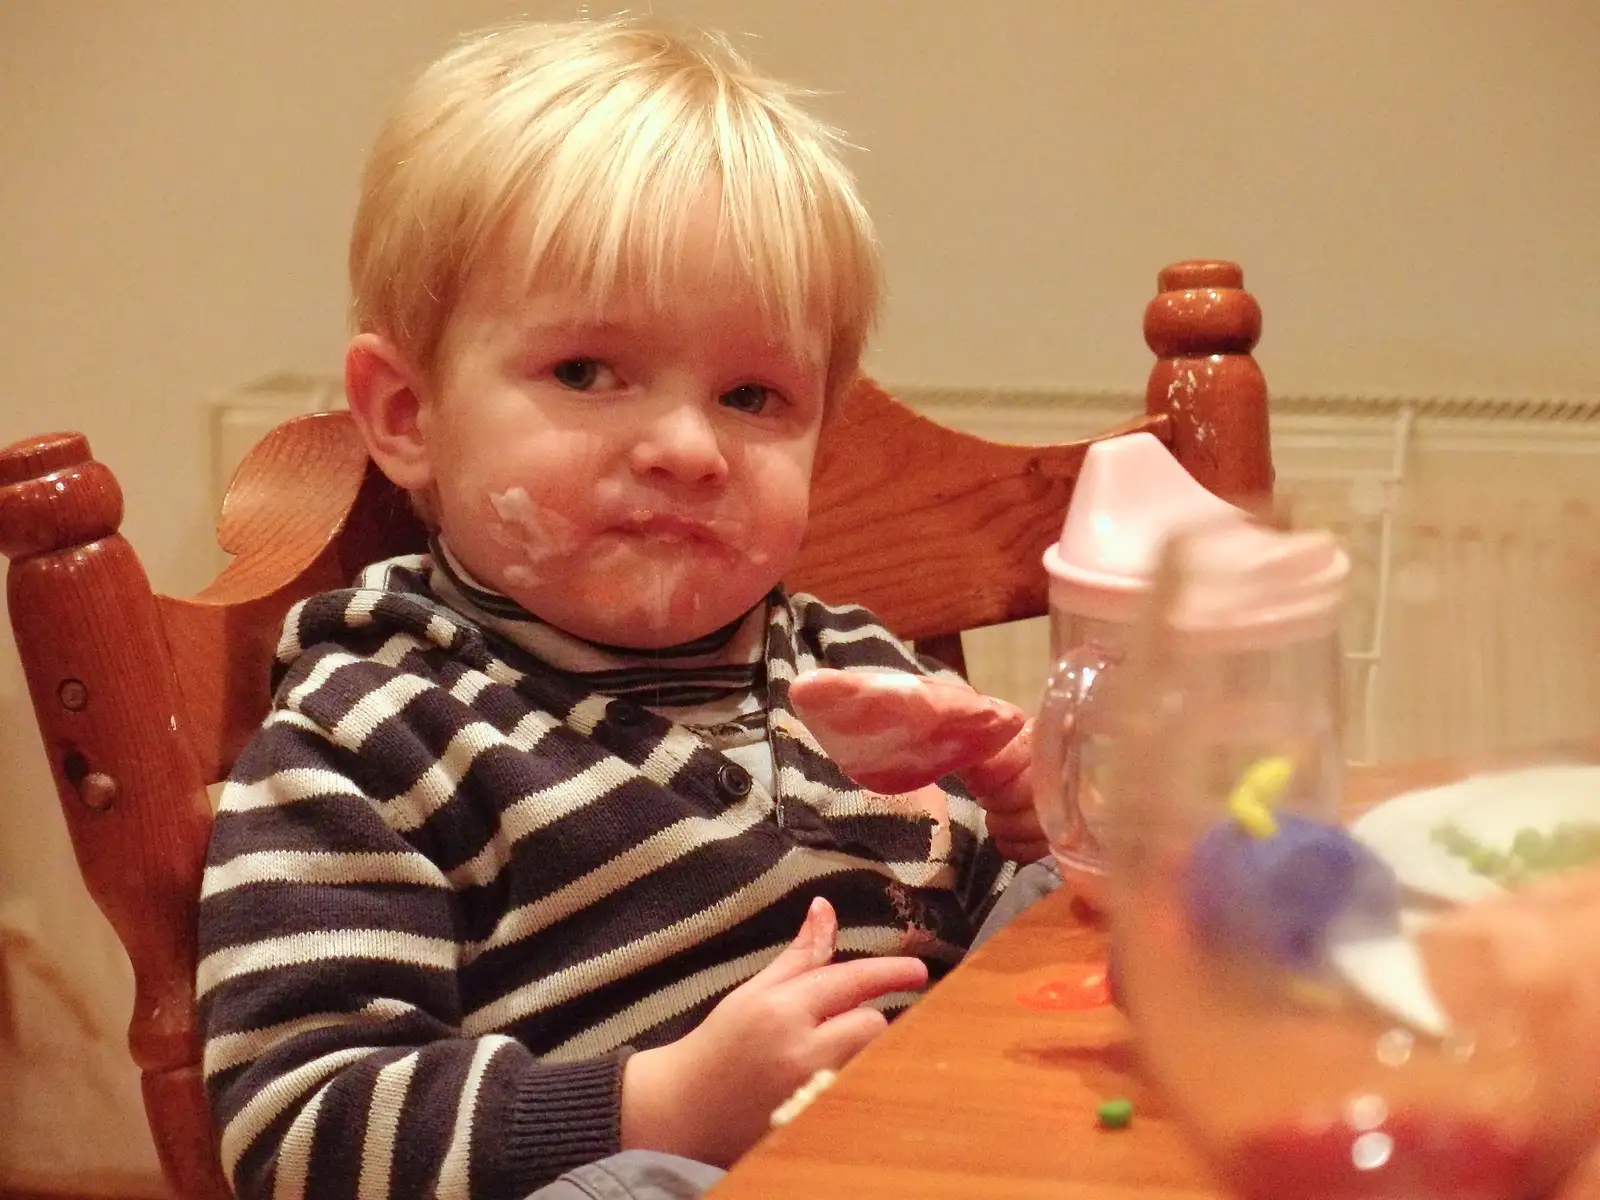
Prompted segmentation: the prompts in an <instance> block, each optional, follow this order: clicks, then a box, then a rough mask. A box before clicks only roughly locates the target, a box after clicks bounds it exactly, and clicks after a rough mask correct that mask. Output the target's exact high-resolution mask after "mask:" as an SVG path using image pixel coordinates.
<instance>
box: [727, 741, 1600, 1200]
mask: <svg viewBox="0 0 1600 1200" xmlns="http://www.w3.org/2000/svg"><path fill="white" fill-rule="evenodd" d="M1431 774H1432V773H1431V772H1429V773H1422V772H1418V771H1416V770H1411V771H1407V772H1405V773H1404V774H1400V773H1385V774H1376V773H1369V774H1366V775H1364V776H1362V778H1361V779H1360V780H1359V781H1358V785H1357V787H1356V788H1355V789H1353V790H1354V791H1355V792H1356V793H1357V794H1356V796H1355V799H1356V801H1357V803H1358V805H1360V804H1365V803H1370V802H1372V801H1374V800H1376V799H1379V798H1381V797H1383V796H1386V795H1390V794H1393V793H1394V792H1396V791H1398V790H1401V788H1402V787H1404V786H1406V785H1412V786H1415V785H1419V784H1422V783H1425V782H1428V781H1429V777H1430V775H1431ZM1440 777H1441V778H1442V777H1444V773H1442V772H1441V773H1440ZM1105 949H1106V934H1105V930H1104V928H1103V926H1102V925H1100V924H1099V923H1098V922H1096V921H1094V920H1093V919H1092V918H1090V917H1089V916H1088V915H1087V914H1086V913H1085V912H1084V910H1083V909H1082V908H1081V907H1080V906H1078V905H1077V904H1075V903H1074V902H1072V901H1071V899H1070V898H1069V897H1068V896H1067V895H1066V894H1065V892H1064V891H1058V892H1056V893H1055V894H1053V895H1051V896H1048V897H1046V898H1045V899H1043V900H1041V901H1040V902H1039V903H1038V904H1036V905H1034V906H1033V907H1032V908H1031V909H1029V910H1028V911H1026V912H1024V913H1023V914H1022V915H1021V916H1020V917H1018V918H1017V919H1016V920H1015V921H1014V922H1013V923H1012V924H1011V925H1010V926H1008V927H1007V928H1005V929H1003V930H1001V931H1000V932H999V933H998V934H997V935H995V937H994V938H992V939H991V940H990V941H989V942H988V943H987V944H985V945H984V946H983V947H981V948H980V949H979V950H977V951H976V952H975V953H973V954H972V956H971V957H970V958H968V959H967V960H966V961H965V962H964V963H962V964H961V966H960V967H958V968H957V969H956V970H955V971H953V972H951V974H950V975H949V976H947V977H946V978H945V979H944V980H942V981H941V982H940V983H939V984H938V985H937V986H936V987H934V988H933V989H932V990H931V991H930V992H929V994H928V995H927V996H926V997H925V998H924V999H923V1000H922V1001H920V1002H919V1003H918V1004H917V1005H916V1007H915V1008H913V1009H911V1011H909V1012H908V1013H906V1014H905V1015H904V1016H902V1017H901V1018H900V1019H899V1020H898V1021H896V1022H895V1023H894V1024H893V1025H892V1026H890V1028H889V1029H888V1030H887V1031H886V1032H885V1033H884V1034H882V1035H881V1036H880V1037H879V1038H878V1039H877V1040H876V1041H875V1042H873V1043H872V1044H871V1045H870V1046H868V1047H867V1048H866V1049H865V1050H864V1051H862V1052H861V1053H860V1054H859V1055H857V1056H856V1058H855V1059H853V1060H852V1061H851V1062H850V1063H849V1064H848V1065H847V1066H846V1067H845V1069H844V1070H843V1071H841V1072H840V1074H839V1077H838V1079H837V1080H836V1081H835V1082H834V1084H833V1085H832V1086H831V1087H829V1088H828V1089H827V1090H826V1091H825V1092H823V1093H822V1094H821V1095H820V1096H818V1097H817V1098H816V1099H815V1100H814V1101H813V1102H812V1103H811V1105H810V1106H809V1107H808V1108H807V1109H806V1110H805V1111H804V1112H803V1113H801V1114H800V1116H799V1117H797V1118H796V1119H795V1120H794V1121H793V1122H792V1123H791V1124H789V1125H787V1126H785V1127H783V1128H781V1129H775V1130H773V1131H772V1133H770V1134H769V1135H768V1136H767V1137H766V1138H765V1139H763V1140H762V1142H761V1143H760V1144H759V1145H757V1146H756V1147H755V1149H753V1150H752V1151H751V1152H750V1153H749V1154H747V1155H746V1156H745V1158H744V1159H743V1160H742V1161H741V1162H740V1163H739V1164H738V1165H737V1166H736V1167H735V1168H734V1170H733V1171H731V1172H730V1173H729V1175H728V1177H727V1179H726V1180H724V1181H723V1182H722V1183H721V1184H720V1185H719V1186H718V1187H717V1188H715V1189H714V1191H713V1192H712V1200H817V1198H818V1197H822V1196H842V1197H847V1198H849V1200H1025V1198H1026V1200H1046V1198H1049V1200H1060V1198H1061V1197H1063V1196H1071V1197H1074V1198H1081V1200H1101V1198H1111V1197H1140V1198H1141V1200H1179V1198H1180V1197H1182V1198H1199V1197H1216V1196H1219V1195H1220V1192H1219V1191H1218V1190H1217V1188H1216V1186H1215V1184H1213V1183H1212V1182H1211V1181H1210V1180H1209V1179H1208V1177H1207V1173H1206V1171H1205V1168H1204V1167H1203V1166H1202V1164H1201V1161H1200V1159H1199V1157H1198V1156H1197V1154H1196V1153H1195V1151H1193V1150H1192V1149H1191V1148H1190V1146H1189V1144H1188V1143H1187V1141H1186V1139H1185V1136H1184V1134H1183V1132H1182V1131H1181V1129H1180V1128H1179V1127H1178V1125H1177V1124H1176V1122H1175V1120H1174V1118H1173V1117H1172V1115H1171V1114H1170V1112H1169V1110H1168V1108H1167V1107H1166V1106H1165V1105H1164V1104H1163V1102H1162V1098H1161V1096H1160V1095H1159V1094H1158V1093H1157V1092H1156V1091H1155V1089H1154V1088H1153V1086H1152V1085H1151V1084H1150V1083H1149V1082H1147V1081H1146V1080H1145V1079H1144V1078H1142V1076H1141V1073H1140V1071H1139V1066H1138V1061H1137V1058H1136V1055H1135V1050H1134V1045H1133V1041H1132V1031H1131V1029H1130V1027H1129V1025H1128V1023H1127V1021H1126V1020H1125V1019H1124V1018H1123V1017H1122V1016H1121V1015H1120V1014H1119V1013H1117V1012H1116V1011H1115V1010H1113V1009H1111V1008H1109V1007H1101V1008H1095V1009H1092V1010H1088V1011H1075V1012H1074V1011H1041V1010H1039V1009H1038V1008H1035V1007H1029V1006H1028V1005H1026V1004H1024V1003H1023V1002H1022V1000H1021V999H1020V997H1022V996H1023V995H1024V994H1026V993H1030V992H1033V991H1035V990H1036V989H1038V988H1039V987H1041V986H1042V985H1045V984H1048V983H1050V982H1052V981H1055V980H1059V979H1061V978H1063V977H1064V976H1066V975H1069V974H1071V972H1072V968H1073V966H1074V965H1076V964H1086V963H1095V962H1100V961H1103V959H1104V955H1105ZM1116 1097H1126V1098H1128V1099H1130V1100H1132V1101H1133V1105H1134V1118H1133V1122H1132V1124H1131V1125H1130V1126H1129V1127H1128V1128H1127V1129H1123V1130H1118V1131H1107V1130H1102V1129H1100V1128H1099V1127H1098V1125H1097V1122H1096V1117H1095V1110H1096V1109H1097V1107H1098V1106H1099V1105H1100V1103H1101V1102H1102V1101H1103V1100H1107V1099H1111V1098H1116ZM1597 1132H1600V1131H1597ZM1285 1200H1292V1198H1289V1197H1285ZM1560 1200H1600V1154H1597V1155H1596V1156H1595V1157H1594V1158H1593V1159H1592V1160H1591V1162H1590V1163H1589V1164H1588V1166H1587V1168H1586V1169H1585V1170H1584V1171H1583V1172H1581V1173H1580V1178H1578V1179H1574V1180H1572V1181H1570V1183H1569V1185H1568V1186H1567V1187H1566V1188H1565V1189H1564V1190H1563V1191H1562V1193H1561V1197H1560Z"/></svg>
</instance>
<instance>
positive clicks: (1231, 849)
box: [1181, 812, 1399, 971]
mask: <svg viewBox="0 0 1600 1200" xmlns="http://www.w3.org/2000/svg"><path fill="white" fill-rule="evenodd" d="M1273 823H1274V828H1273V831H1272V832H1271V833H1270V834H1268V835H1266V836H1263V835H1262V833H1261V831H1260V830H1254V831H1252V830H1251V829H1250V828H1247V827H1246V826H1245V825H1243V824H1241V823H1240V822H1238V821H1228V822H1225V823H1223V824H1219V825H1217V826H1216V827H1214V828H1212V829H1211V830H1209V831H1208V832H1207V833H1206V834H1205V836H1204V837H1202V838H1201V839H1200V841H1199V843H1198V844H1197V845H1196V846H1195V848H1194V852H1193V853H1192V854H1191V856H1190V858H1189V861H1188V863H1187V865H1186V867H1185V871H1184V877H1183V880H1182V884H1181V886H1182V894H1183V898H1184V907H1185V909H1186V911H1187V913H1188V916H1189V920H1190V922H1191V924H1192V926H1193V928H1194V931H1195V935H1196V937H1197V938H1198V939H1199V940H1200V942H1201V943H1202V944H1203V945H1205V946H1206V947H1207V949H1209V950H1212V951H1214V952H1219V953H1228V954H1230V955H1235V956H1247V957H1249V958H1252V959H1257V960H1262V959H1264V960H1266V963H1264V964H1263V965H1267V964H1270V965H1274V966H1277V967H1281V968H1286V969H1290V970H1297V971H1314V970H1316V969H1317V968H1319V967H1321V966H1322V965H1323V964H1324V962H1325V959H1326V955H1327V948H1328V943H1329V941H1330V940H1331V939H1332V938H1333V937H1335V936H1337V937H1341V938H1343V937H1356V936H1361V935H1363V934H1377V933H1383V932H1390V931H1393V930H1394V929H1395V928H1397V927H1398V923H1399V888H1398V885H1397V883H1396V881H1395V877H1394V872H1393V871H1392V870H1390V868H1389V867H1388V865H1387V864H1386V863H1384V862H1383V861H1382V860H1381V859H1379V858H1378V857H1377V856H1376V855H1374V854H1373V853H1372V851H1370V850H1368V849H1367V848H1366V847H1365V846H1363V845H1362V844H1361V843H1360V842H1358V841H1356V840H1355V838H1353V837H1351V836H1350V835H1349V834H1348V833H1346V832H1345V831H1344V830H1343V829H1341V828H1339V827H1338V826H1337V825H1332V824H1327V823H1325V822H1321V821H1313V820H1310V819H1308V818H1306V817H1300V816H1296V815H1294V814H1291V813H1281V812H1280V813H1275V814H1273Z"/></svg>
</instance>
